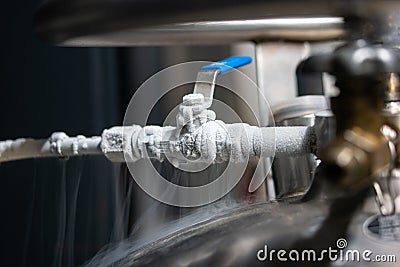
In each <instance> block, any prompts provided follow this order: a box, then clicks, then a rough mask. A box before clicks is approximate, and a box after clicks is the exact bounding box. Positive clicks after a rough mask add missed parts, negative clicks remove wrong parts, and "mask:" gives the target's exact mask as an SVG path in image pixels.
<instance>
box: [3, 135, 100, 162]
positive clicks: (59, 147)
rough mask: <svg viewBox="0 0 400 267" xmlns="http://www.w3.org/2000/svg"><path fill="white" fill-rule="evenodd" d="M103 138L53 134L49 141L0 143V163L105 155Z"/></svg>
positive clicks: (28, 139)
mask: <svg viewBox="0 0 400 267" xmlns="http://www.w3.org/2000/svg"><path fill="white" fill-rule="evenodd" d="M100 143H101V137H99V136H98V137H85V136H82V135H79V136H76V137H69V136H67V135H66V134H65V133H61V132H57V133H53V134H52V135H51V137H50V138H48V139H36V140H35V139H32V138H19V139H16V140H6V141H1V142H0V162H5V161H15V160H21V159H28V158H44V157H69V156H80V155H89V154H90V155H92V154H103V153H102V151H101V149H100Z"/></svg>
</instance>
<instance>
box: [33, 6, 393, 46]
mask: <svg viewBox="0 0 400 267" xmlns="http://www.w3.org/2000/svg"><path fill="white" fill-rule="evenodd" d="M398 10H399V3H398V2H397V1H395V0H384V1H376V0H353V1H351V2H348V1H345V0H336V1H332V0H330V1H328V0H307V1H303V2H302V3H301V4H299V2H298V1H295V0H285V1H278V0H268V1H264V0H235V1H228V0H218V1H211V0H202V1H200V0H193V1H190V2H183V1H179V0H169V1H163V0H154V1H146V0H121V1H110V0H81V1H62V0H52V1H45V2H44V4H43V5H42V6H41V7H40V9H39V10H38V12H37V14H36V17H35V30H36V32H37V34H38V35H39V36H40V37H41V38H42V39H44V40H46V41H47V42H50V43H53V44H58V45H73V46H126V45H145V44H146V45H150V44H152V45H157V44H158V45H160V44H185V43H186V44H188V43H192V44H199V43H229V42H233V41H239V40H256V41H257V40H260V39H261V40H265V39H275V40H276V39H281V40H282V39H283V40H326V39H336V38H340V37H342V36H343V31H342V30H341V23H339V24H337V23H335V22H334V23H331V22H328V23H319V24H320V26H318V25H310V24H309V23H303V22H296V23H289V25H288V24H287V23H286V22H285V23H281V22H279V23H276V22H274V23H271V21H269V19H275V18H283V19H285V18H315V17H321V16H323V17H342V16H346V17H357V18H360V19H361V20H364V19H367V20H369V19H371V18H373V19H372V20H371V21H373V23H366V24H365V23H361V24H360V25H361V26H360V25H358V26H357V27H356V28H357V30H356V31H355V33H360V34H364V33H365V34H368V35H374V34H375V32H376V30H374V29H377V31H378V32H380V33H382V32H383V31H384V32H385V37H387V38H384V40H385V42H386V41H388V42H391V41H392V40H398V39H399V38H398V33H397V32H398V30H397V27H396V25H397V24H398V23H397V22H398V20H397V17H398V16H397V15H396V14H397V12H398ZM265 19H267V20H266V21H264V20H265ZM249 20H250V21H249ZM387 22H390V23H387ZM392 22H393V23H392ZM285 24H286V25H285ZM290 24H291V25H290ZM317 24H318V23H317ZM338 26H339V27H338ZM359 26H360V27H359ZM371 26H372V27H371ZM377 26H379V27H377ZM381 26H384V27H381ZM320 27H322V28H320ZM351 27H353V28H355V26H354V24H353V26H351ZM221 32H223V33H224V34H223V35H221ZM353 33H354V32H353ZM387 33H390V34H387Z"/></svg>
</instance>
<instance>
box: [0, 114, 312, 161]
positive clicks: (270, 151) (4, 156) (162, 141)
mask: <svg viewBox="0 0 400 267" xmlns="http://www.w3.org/2000/svg"><path fill="white" fill-rule="evenodd" d="M176 132H177V130H176V128H175V127H170V126H167V127H159V126H146V127H140V126H137V125H134V126H126V127H113V128H111V129H106V130H104V131H103V133H102V136H101V137H99V136H94V137H85V136H82V135H79V136H76V137H69V136H67V135H66V134H65V133H54V134H52V135H51V137H50V138H48V139H37V140H35V139H31V138H20V139H17V140H7V141H2V142H0V162H6V161H15V160H20V159H27V158H43V157H61V158H62V157H70V156H81V155H93V154H94V155H101V154H103V155H105V156H106V157H107V158H108V159H109V160H110V161H112V162H124V161H125V160H126V159H125V157H124V153H125V155H128V156H129V159H131V160H132V161H136V160H139V159H141V158H144V157H152V158H157V159H159V160H161V159H163V157H162V155H163V154H169V155H170V156H171V157H172V158H180V159H182V157H183V156H182V153H181V151H180V150H179V148H178V146H177V142H176V141H173V139H174V136H176ZM175 139H176V138H175ZM194 139H195V146H196V147H197V149H199V151H200V152H201V155H202V157H203V159H204V160H206V161H209V160H210V159H212V160H213V161H217V162H221V161H227V160H232V161H234V162H244V161H246V160H247V159H248V158H249V157H254V156H260V157H271V156H274V155H275V156H277V157H279V156H282V155H286V156H287V155H290V156H293V155H301V154H304V153H311V152H313V149H314V147H315V135H314V129H313V128H311V127H305V126H299V127H262V128H260V127H256V126H250V125H248V124H245V123H236V124H224V123H223V122H221V121H211V122H207V123H206V125H204V127H203V130H202V131H199V132H198V133H196V135H195V136H194ZM149 140H151V141H150V142H149ZM149 151H154V153H153V154H150V155H149V154H148V152H149ZM200 160H201V159H200Z"/></svg>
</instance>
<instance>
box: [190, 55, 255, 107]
mask: <svg viewBox="0 0 400 267" xmlns="http://www.w3.org/2000/svg"><path fill="white" fill-rule="evenodd" d="M251 61H252V59H251V57H248V56H233V57H228V58H225V59H223V60H221V61H218V62H215V63H212V64H209V65H205V66H203V67H201V68H200V71H199V73H198V74H197V79H196V84H195V86H194V90H193V94H202V95H203V97H204V101H203V104H204V108H209V107H211V104H212V100H213V97H214V88H215V81H216V79H217V76H218V75H219V74H222V73H225V72H228V71H230V70H233V69H235V68H239V67H242V66H244V65H247V64H249V63H251Z"/></svg>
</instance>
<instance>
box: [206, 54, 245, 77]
mask: <svg viewBox="0 0 400 267" xmlns="http://www.w3.org/2000/svg"><path fill="white" fill-rule="evenodd" d="M249 63H251V57H248V56H233V57H228V58H225V59H223V60H220V61H218V62H215V63H212V64H209V65H205V66H203V67H201V68H200V70H215V69H218V70H219V74H222V73H224V72H227V71H230V70H232V69H236V68H240V67H242V66H244V65H247V64H249Z"/></svg>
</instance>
